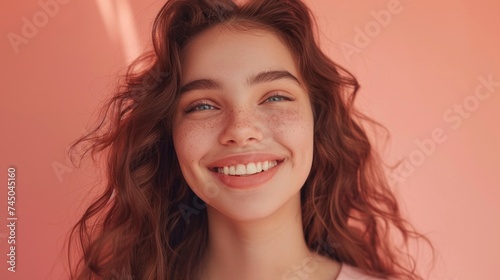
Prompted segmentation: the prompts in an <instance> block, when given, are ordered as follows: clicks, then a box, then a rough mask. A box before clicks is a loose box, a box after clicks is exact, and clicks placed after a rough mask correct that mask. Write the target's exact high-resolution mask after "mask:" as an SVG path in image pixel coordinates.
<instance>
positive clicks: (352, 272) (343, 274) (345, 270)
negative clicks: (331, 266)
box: [335, 263, 382, 280]
mask: <svg viewBox="0 0 500 280" xmlns="http://www.w3.org/2000/svg"><path fill="white" fill-rule="evenodd" d="M335 280H382V279H380V278H375V277H373V276H370V275H366V274H365V273H364V272H363V271H362V270H361V269H359V268H356V267H354V266H350V265H347V264H345V263H343V264H342V267H341V268H340V272H339V275H338V276H337V278H336V279H335Z"/></svg>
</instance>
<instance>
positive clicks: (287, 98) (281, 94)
mask: <svg viewBox="0 0 500 280" xmlns="http://www.w3.org/2000/svg"><path fill="white" fill-rule="evenodd" d="M276 97H278V98H281V99H282V100H281V101H293V100H295V99H294V98H292V97H291V96H289V95H287V94H283V93H281V92H273V93H272V94H271V96H269V97H267V98H266V100H265V101H264V102H273V101H268V100H269V99H271V98H276Z"/></svg>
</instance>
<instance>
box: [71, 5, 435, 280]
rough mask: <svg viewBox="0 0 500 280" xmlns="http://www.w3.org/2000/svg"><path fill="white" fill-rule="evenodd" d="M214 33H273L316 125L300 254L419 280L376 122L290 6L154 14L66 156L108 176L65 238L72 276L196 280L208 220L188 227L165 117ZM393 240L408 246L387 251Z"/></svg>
mask: <svg viewBox="0 0 500 280" xmlns="http://www.w3.org/2000/svg"><path fill="white" fill-rule="evenodd" d="M218 25H224V26H226V27H228V28H237V29H240V30H252V29H255V28H257V29H259V28H260V29H265V30H270V31H272V32H274V33H275V34H277V35H278V36H279V37H280V38H281V39H282V40H283V42H285V44H286V45H287V46H288V48H289V49H290V50H291V52H292V54H293V55H294V57H295V59H296V62H297V65H298V68H299V71H300V74H301V77H302V78H303V80H304V81H305V84H306V88H307V90H308V93H309V96H310V100H311V104H312V108H313V115H314V159H313V164H312V169H311V172H310V175H309V177H308V179H307V180H306V182H305V184H304V186H303V188H302V189H301V204H302V205H301V207H302V217H303V229H304V235H305V240H306V243H307V245H308V247H309V248H310V249H311V250H313V251H315V252H318V253H319V254H321V255H324V256H327V257H329V258H331V259H333V260H335V261H338V262H342V263H346V264H349V265H352V266H355V267H358V268H360V269H362V270H363V271H364V272H365V273H367V274H369V275H373V276H376V277H380V278H388V277H391V278H397V279H422V278H421V277H420V276H418V275H417V273H416V265H415V258H414V257H412V256H411V255H410V254H409V253H408V251H407V250H406V249H405V248H408V244H409V241H410V240H411V239H423V240H424V241H426V242H429V240H428V239H427V238H426V237H425V236H423V235H422V234H419V233H418V232H416V231H415V230H414V228H413V227H412V226H411V225H410V224H409V223H408V222H406V220H404V219H403V218H402V215H401V213H400V209H399V207H398V203H397V201H396V198H395V196H394V195H393V193H392V192H391V189H390V186H389V183H388V181H387V179H386V176H385V172H384V168H383V161H382V160H381V158H380V157H379V156H378V153H377V152H376V151H375V149H374V147H373V145H372V144H371V142H370V140H369V137H368V135H367V129H366V128H365V125H373V126H380V124H378V123H377V122H376V121H374V120H372V119H370V118H369V117H367V116H366V115H364V114H362V113H361V112H359V111H358V110H357V109H356V108H355V107H354V100H355V97H356V93H357V91H358V89H359V84H358V82H357V80H356V79H355V77H354V76H353V75H352V74H350V73H349V72H348V71H347V70H346V69H344V68H342V67H341V66H339V65H337V64H336V63H334V62H333V61H332V60H331V59H330V58H328V57H327V56H326V55H325V54H324V53H323V52H322V51H321V49H320V48H319V45H318V42H317V31H316V30H317V29H316V24H315V21H314V17H313V16H312V14H311V12H310V10H309V9H308V8H307V7H306V5H305V4H303V3H302V2H301V1H299V0H250V1H246V2H245V3H241V4H236V3H234V2H232V1H230V0H170V1H168V2H167V3H166V4H165V5H164V6H163V7H162V9H161V11H160V12H159V14H158V15H157V17H156V19H155V22H154V25H153V34H152V35H153V47H154V51H151V52H148V53H146V54H144V55H143V56H142V57H141V58H139V59H138V60H137V61H136V62H135V63H133V64H132V65H131V66H130V67H129V69H128V71H127V73H126V75H124V77H123V81H122V82H121V83H120V84H121V86H120V87H118V89H117V90H116V93H115V94H114V95H113V96H112V97H111V98H110V99H109V100H108V102H107V103H106V104H105V105H104V106H103V108H102V110H101V119H100V122H98V123H97V125H96V126H95V127H94V129H93V130H91V131H90V132H89V133H88V134H86V135H84V136H82V137H81V138H80V139H78V140H77V141H76V142H75V143H74V145H73V146H72V153H73V155H74V154H77V152H76V150H77V149H76V148H77V147H80V146H84V148H85V149H84V152H83V153H81V152H78V157H79V158H83V157H84V156H85V155H88V154H91V155H92V157H94V156H95V155H98V154H99V155H101V154H104V155H105V159H106V166H107V168H106V182H105V184H106V187H105V189H104V191H103V192H102V194H101V195H100V196H99V197H98V198H97V199H96V200H95V201H94V202H93V203H92V204H91V205H90V207H88V209H87V210H86V211H85V212H84V214H83V216H82V217H81V218H80V220H79V221H78V222H77V223H76V225H75V226H74V227H73V229H72V231H71V233H70V242H69V244H70V245H69V246H68V250H69V253H70V255H71V254H72V252H74V249H78V252H79V257H77V259H76V261H75V259H73V261H71V258H70V271H71V278H72V279H82V280H83V279H123V278H120V276H123V277H125V276H131V277H133V279H170V280H178V279H197V278H198V275H197V272H198V271H197V268H198V264H199V263H200V259H201V257H202V256H203V253H204V250H205V245H206V241H207V234H208V233H207V215H206V211H204V210H203V209H202V208H203V207H198V208H196V209H195V210H192V211H196V213H195V215H190V216H189V219H186V217H185V214H186V213H185V211H183V209H184V210H185V207H186V206H189V205H193V201H196V199H198V198H197V197H196V196H195V194H194V193H193V192H192V191H191V190H190V188H189V186H188V185H187V183H186V182H185V180H184V179H183V176H182V173H181V171H180V167H179V164H178V161H177V157H176V154H175V150H174V146H173V140H172V119H173V112H174V110H175V108H176V104H177V99H178V96H179V89H180V81H181V68H182V65H181V63H180V57H181V53H182V51H183V48H184V47H185V46H186V44H187V43H188V42H189V40H190V39H191V38H193V36H195V35H197V34H199V33H200V32H203V31H204V30H207V29H208V28H211V27H214V26H218ZM380 127H381V126H380ZM198 205H199V203H198ZM183 207H184V208H183ZM191 214H192V213H191ZM394 230H395V231H394ZM394 232H397V233H399V236H400V237H402V238H400V239H401V242H402V243H403V245H406V246H402V247H398V246H396V244H394V242H391V238H392V237H393V234H394ZM429 245H430V246H431V247H432V245H431V244H430V243H429ZM125 279H128V278H125Z"/></svg>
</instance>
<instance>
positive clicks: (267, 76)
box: [180, 70, 300, 94]
mask: <svg viewBox="0 0 500 280" xmlns="http://www.w3.org/2000/svg"><path fill="white" fill-rule="evenodd" d="M278 80H291V81H293V82H295V83H297V84H298V85H299V86H300V81H299V79H298V78H297V77H295V76H294V75H292V73H290V72H288V71H286V70H280V71H263V72H260V73H258V74H257V75H254V76H251V77H249V78H248V79H247V85H250V86H253V85H257V84H262V83H267V82H272V81H278ZM211 89H222V85H221V84H220V83H219V82H218V81H216V80H213V79H198V80H194V81H191V82H189V83H187V84H185V85H183V86H182V87H181V90H180V93H181V94H182V93H185V92H188V91H192V90H211Z"/></svg>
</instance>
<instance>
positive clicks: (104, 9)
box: [95, 0, 141, 64]
mask: <svg viewBox="0 0 500 280" xmlns="http://www.w3.org/2000/svg"><path fill="white" fill-rule="evenodd" d="M95 2H96V4H97V7H98V8H99V12H100V13H101V17H102V19H103V21H104V24H105V26H106V30H107V32H108V34H109V36H110V38H111V39H112V40H113V41H116V40H119V41H120V43H121V45H122V49H123V53H124V56H125V59H126V63H127V64H129V63H130V62H132V61H133V60H134V59H136V58H137V57H138V56H139V55H140V54H141V50H140V44H139V36H138V33H137V26H136V23H135V20H134V16H133V13H132V8H131V6H130V2H129V0H95Z"/></svg>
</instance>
